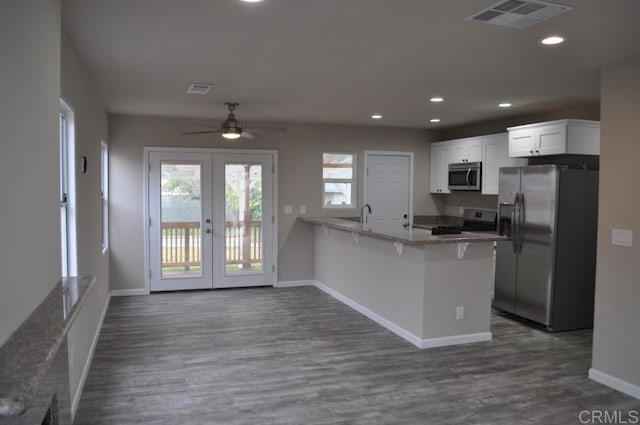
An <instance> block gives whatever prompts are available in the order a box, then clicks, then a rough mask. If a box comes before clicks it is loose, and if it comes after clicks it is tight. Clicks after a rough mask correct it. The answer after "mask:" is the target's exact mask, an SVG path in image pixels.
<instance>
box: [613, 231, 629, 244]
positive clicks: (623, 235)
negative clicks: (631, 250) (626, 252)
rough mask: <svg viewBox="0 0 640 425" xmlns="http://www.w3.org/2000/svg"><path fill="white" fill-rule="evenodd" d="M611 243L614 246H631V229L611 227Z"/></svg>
mask: <svg viewBox="0 0 640 425" xmlns="http://www.w3.org/2000/svg"><path fill="white" fill-rule="evenodd" d="M611 244H612V245H616V246H624V247H632V246H633V231H632V230H629V229H611Z"/></svg>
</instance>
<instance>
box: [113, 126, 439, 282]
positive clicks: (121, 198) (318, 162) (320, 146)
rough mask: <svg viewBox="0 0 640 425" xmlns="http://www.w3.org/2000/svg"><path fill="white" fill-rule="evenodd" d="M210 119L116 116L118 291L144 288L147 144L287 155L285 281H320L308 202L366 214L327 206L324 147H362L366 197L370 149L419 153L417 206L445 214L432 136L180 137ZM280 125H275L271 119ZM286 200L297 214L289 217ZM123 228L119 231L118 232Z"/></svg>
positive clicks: (350, 130) (295, 131)
mask: <svg viewBox="0 0 640 425" xmlns="http://www.w3.org/2000/svg"><path fill="white" fill-rule="evenodd" d="M197 122H202V120H199V121H198V120H189V119H182V118H161V117H137V116H126V115H112V116H111V117H110V128H109V135H110V140H111V141H110V149H111V179H110V180H111V220H112V226H113V227H112V228H113V229H114V232H113V233H112V252H111V282H112V289H143V288H144V259H143V249H144V244H143V222H142V221H143V197H142V184H143V163H142V161H143V147H144V146H180V147H207V148H239V149H275V150H278V155H279V157H278V158H279V159H278V160H279V177H278V178H279V184H278V193H279V205H278V211H279V214H278V226H279V229H278V230H279V232H278V243H279V267H278V270H279V275H278V278H279V280H280V281H296V280H309V279H313V275H314V265H313V255H314V253H313V232H312V230H311V228H310V226H307V225H304V224H301V223H297V222H296V217H297V215H296V214H295V213H296V212H297V211H299V207H300V205H306V206H307V215H309V216H320V215H334V216H335V215H347V216H356V215H359V210H357V209H352V210H341V211H339V210H326V209H324V210H323V209H322V205H321V186H322V185H321V180H322V152H323V151H344V152H358V165H359V184H358V186H359V191H358V203H360V202H361V201H362V182H363V180H362V178H363V177H362V170H363V163H364V158H363V151H364V150H397V151H411V152H414V153H415V169H416V173H415V191H414V211H415V213H416V214H437V208H436V206H435V204H434V202H433V200H432V198H431V196H430V195H429V189H428V183H429V182H428V179H429V176H428V164H429V141H430V140H429V133H428V132H426V131H422V130H406V129H394V128H380V127H355V126H337V125H305V124H290V123H285V124H282V125H284V126H285V127H286V128H287V131H286V132H284V133H271V134H269V133H267V134H262V135H260V137H257V138H256V139H254V140H248V139H240V141H237V142H228V141H223V139H222V138H221V137H220V136H219V135H198V136H188V137H187V136H180V135H179V133H181V132H184V131H192V130H196V129H198V128H200V127H198V126H197V125H196V123H197ZM270 124H273V123H270ZM285 205H292V206H293V207H294V214H292V215H284V214H282V211H283V208H284V206H285ZM115 229H117V231H115Z"/></svg>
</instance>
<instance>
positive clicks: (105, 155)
mask: <svg viewBox="0 0 640 425" xmlns="http://www.w3.org/2000/svg"><path fill="white" fill-rule="evenodd" d="M100 196H101V198H102V252H103V253H105V252H107V250H108V249H109V146H108V145H107V144H106V143H105V142H101V143H100Z"/></svg>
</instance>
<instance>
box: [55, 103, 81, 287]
mask: <svg viewBox="0 0 640 425" xmlns="http://www.w3.org/2000/svg"><path fill="white" fill-rule="evenodd" d="M59 137H60V158H59V159H60V241H61V246H60V249H61V260H62V264H61V266H62V276H63V277H67V276H75V275H76V274H77V268H78V265H77V256H76V253H77V248H76V207H75V205H76V203H75V199H76V196H75V192H76V169H75V163H76V161H75V123H74V114H73V110H72V109H71V108H70V107H69V105H67V104H66V103H65V102H64V101H63V100H62V99H60V134H59Z"/></svg>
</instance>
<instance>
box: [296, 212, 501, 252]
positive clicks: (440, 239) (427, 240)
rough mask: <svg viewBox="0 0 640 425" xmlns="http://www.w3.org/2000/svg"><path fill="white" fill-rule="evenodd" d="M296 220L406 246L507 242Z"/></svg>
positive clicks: (425, 229) (487, 235) (486, 235)
mask: <svg viewBox="0 0 640 425" xmlns="http://www.w3.org/2000/svg"><path fill="white" fill-rule="evenodd" d="M298 220H300V221H304V222H307V223H312V224H319V225H323V226H327V227H331V228H334V229H340V230H346V231H350V232H354V233H357V234H361V235H366V236H370V237H373V238H378V239H388V240H391V241H395V242H401V243H403V244H407V245H427V244H443V243H463V242H495V241H503V240H507V238H506V237H504V236H499V235H497V234H495V233H491V232H462V233H461V234H457V235H432V234H431V230H430V227H429V226H420V227H418V228H414V229H406V230H405V229H397V228H388V227H375V226H369V225H367V224H365V225H363V224H362V223H359V222H356V221H352V220H345V219H342V218H334V217H299V218H298Z"/></svg>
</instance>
